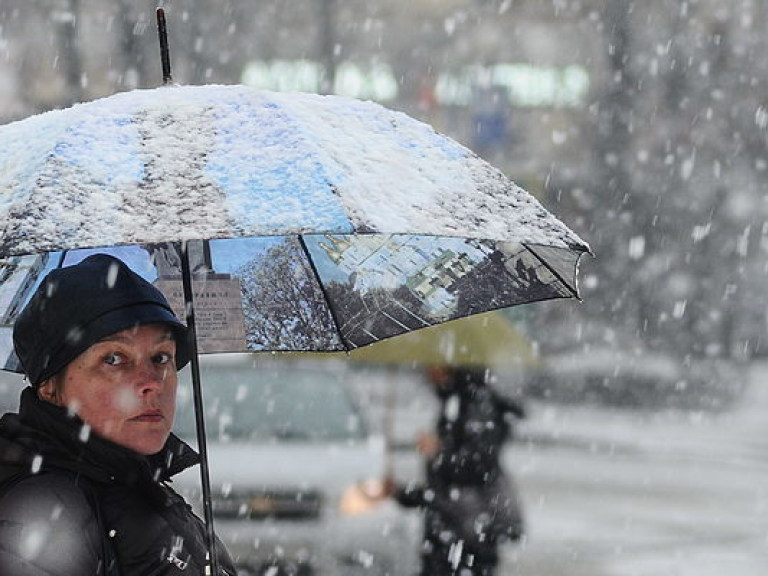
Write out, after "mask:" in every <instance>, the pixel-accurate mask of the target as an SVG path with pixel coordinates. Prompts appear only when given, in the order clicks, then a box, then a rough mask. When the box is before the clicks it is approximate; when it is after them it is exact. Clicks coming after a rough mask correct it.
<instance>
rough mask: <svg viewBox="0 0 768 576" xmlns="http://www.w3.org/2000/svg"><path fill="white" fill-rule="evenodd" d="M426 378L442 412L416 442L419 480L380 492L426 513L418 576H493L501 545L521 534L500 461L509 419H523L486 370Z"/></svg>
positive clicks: (431, 372) (436, 369) (436, 372)
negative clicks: (422, 470)
mask: <svg viewBox="0 0 768 576" xmlns="http://www.w3.org/2000/svg"><path fill="white" fill-rule="evenodd" d="M427 377H428V380H429V382H430V383H431V385H432V387H433V389H434V391H435V393H436V395H437V396H438V398H439V400H440V404H441V410H440V416H439V418H438V421H437V426H436V432H435V434H424V435H422V436H421V437H420V438H419V439H418V442H417V447H418V450H419V452H421V454H422V455H423V456H424V457H425V460H426V474H425V482H424V483H423V484H422V483H415V482H412V483H408V484H405V485H398V484H396V483H395V482H394V480H392V479H391V478H389V479H387V480H386V482H385V493H386V494H388V495H390V496H392V497H394V498H395V499H396V500H397V501H398V502H399V503H400V504H401V505H402V506H405V507H419V508H422V509H423V510H424V541H423V543H422V546H421V550H420V553H421V572H420V576H448V575H456V576H492V575H493V574H494V572H495V568H496V566H497V564H498V550H497V549H498V545H499V543H501V542H505V541H516V540H519V539H520V538H521V537H522V535H523V518H522V513H521V510H520V506H519V502H518V499H517V494H516V490H515V487H514V485H513V484H512V482H511V479H510V478H509V477H508V476H507V475H506V474H505V472H504V471H503V469H502V467H501V463H500V461H499V457H500V452H501V448H502V446H503V444H504V442H505V441H507V440H508V439H509V437H510V435H511V432H512V422H511V418H524V417H525V410H524V408H523V406H522V405H520V404H519V403H517V402H515V401H512V400H511V399H507V398H504V397H502V396H501V395H500V394H498V393H497V392H496V391H495V390H493V389H492V388H491V387H490V386H488V385H487V383H486V382H487V380H488V379H489V377H490V373H489V372H488V371H487V370H486V369H484V368H462V367H447V366H432V367H430V368H428V370H427ZM510 417H511V418H510Z"/></svg>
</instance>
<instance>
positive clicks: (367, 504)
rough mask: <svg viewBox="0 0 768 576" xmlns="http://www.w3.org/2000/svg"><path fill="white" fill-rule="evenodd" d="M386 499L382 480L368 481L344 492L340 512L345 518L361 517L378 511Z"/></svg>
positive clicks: (354, 485) (350, 487)
mask: <svg viewBox="0 0 768 576" xmlns="http://www.w3.org/2000/svg"><path fill="white" fill-rule="evenodd" d="M384 499H385V495H384V483H383V482H382V481H381V480H373V479H371V480H366V481H364V482H358V483H357V484H353V485H352V486H349V487H348V488H347V489H346V490H344V493H343V494H342V496H341V501H340V502H339V510H340V511H341V513H342V514H343V515H344V516H360V515H361V514H367V513H369V512H371V511H372V510H374V509H376V508H377V507H378V506H379V505H380V504H381V502H382V501H383V500H384Z"/></svg>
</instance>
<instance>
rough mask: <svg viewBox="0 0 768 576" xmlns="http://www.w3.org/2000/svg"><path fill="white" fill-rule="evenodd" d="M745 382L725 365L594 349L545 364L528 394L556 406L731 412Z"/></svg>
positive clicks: (736, 368)
mask: <svg viewBox="0 0 768 576" xmlns="http://www.w3.org/2000/svg"><path fill="white" fill-rule="evenodd" d="M745 382H746V379H745V377H744V375H743V370H742V367H741V366H740V365H739V364H738V363H734V362H729V361H725V360H723V359H715V358H690V357H685V358H683V357H678V356H674V355H672V354H668V353H662V352H651V351H647V350H621V349H615V348H603V347H594V346H590V347H587V348H584V349H582V350H577V351H572V352H563V353H558V354H550V355H547V356H546V357H544V358H542V365H541V367H540V368H539V369H538V370H537V371H535V372H534V373H533V374H532V375H531V377H530V378H529V380H528V382H527V384H526V386H525V394H526V395H528V396H529V397H533V398H540V399H543V400H547V401H552V402H564V403H591V404H600V405H606V406H616V407H622V408H641V409H642V408H649V409H663V408H676V409H690V410H715V411H716V410H721V409H723V408H726V407H728V406H729V405H730V404H731V403H732V402H733V400H734V399H735V398H737V397H738V396H739V395H740V394H741V391H742V389H743V387H744V383H745Z"/></svg>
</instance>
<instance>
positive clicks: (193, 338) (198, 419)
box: [181, 244, 219, 575]
mask: <svg viewBox="0 0 768 576" xmlns="http://www.w3.org/2000/svg"><path fill="white" fill-rule="evenodd" d="M181 277H182V284H183V287H184V309H185V310H186V316H187V328H188V330H189V335H190V337H189V340H190V342H189V346H190V348H191V350H190V352H191V354H190V355H191V360H190V368H191V370H192V395H193V398H194V404H195V429H196V431H197V448H198V451H199V452H200V483H201V485H202V490H203V513H204V517H205V528H206V539H207V542H206V544H207V546H208V554H209V558H210V568H211V572H210V573H211V574H214V575H218V574H219V563H218V558H217V556H216V533H215V531H214V528H213V505H212V503H211V480H210V473H209V469H208V443H207V440H206V435H205V410H204V408H203V392H202V386H201V385H200V360H199V357H198V353H197V331H196V327H195V307H194V303H193V300H192V273H191V271H190V266H189V254H188V252H187V247H186V244H185V245H183V246H182V247H181Z"/></svg>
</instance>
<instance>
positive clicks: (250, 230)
mask: <svg viewBox="0 0 768 576" xmlns="http://www.w3.org/2000/svg"><path fill="white" fill-rule="evenodd" d="M168 76H169V75H168ZM94 250H96V251H108V252H110V253H113V254H115V255H116V256H118V257H120V258H121V259H123V260H124V261H126V262H127V263H128V264H129V265H131V266H132V267H133V268H134V269H135V270H136V271H137V272H139V273H141V274H142V275H144V276H145V277H147V278H148V279H150V280H152V281H153V282H155V283H156V284H157V285H158V286H159V287H160V288H161V289H162V290H163V291H164V292H165V293H166V295H167V296H168V297H169V300H171V302H172V303H173V304H175V306H176V307H177V310H179V311H182V312H186V315H187V319H188V323H189V324H190V327H191V328H192V329H193V330H195V331H196V332H197V336H198V338H197V340H196V342H197V345H198V346H199V349H200V350H201V351H203V352H217V351H243V350H350V349H354V348H357V347H360V346H363V345H366V344H370V343H372V342H376V341H378V340H381V339H384V338H388V337H391V336H395V335H398V334H401V333H403V332H407V331H410V330H415V329H418V328H423V327H426V326H430V325H433V324H437V323H440V322H443V321H446V320H451V319H454V318H459V317H462V316H466V315H470V314H475V313H479V312H484V311H487V310H493V309H497V308H501V307H506V306H512V305H515V304H520V303H524V302H532V301H536V300H545V299H551V298H568V297H574V296H577V289H576V271H577V265H578V260H579V257H580V256H581V254H583V253H584V252H586V251H588V247H587V245H586V244H585V243H584V242H583V241H582V240H581V239H579V238H578V237H577V236H576V235H575V234H574V233H573V232H571V231H570V230H569V229H568V228H567V227H566V226H565V225H563V224H562V223H561V222H560V221H558V220H557V219H556V218H555V217H554V216H552V215H551V214H550V213H549V212H547V211H546V210H545V209H544V208H543V207H542V206H541V205H540V204H539V203H538V202H537V201H536V200H535V199H534V198H532V197H531V196H530V195H529V194H527V193H526V192H525V191H524V190H522V189H521V188H519V187H518V186H516V185H515V184H514V183H512V182H511V181H509V180H508V179H507V178H506V177H504V175H503V174H501V173H500V172H499V171H498V170H496V169H494V168H493V167H492V166H490V165H489V164H487V163H486V162H484V161H482V160H481V159H480V158H478V157H477V156H476V155H474V154H473V153H472V152H470V151H469V150H467V149H466V148H463V147H462V146H460V145H459V144H458V143H456V142H455V141H453V140H451V139H449V138H447V137H445V136H442V135H440V134H438V133H436V132H435V131H434V130H433V129H431V128H430V127H429V126H427V125H425V124H422V123H420V122H418V121H416V120H414V119H412V118H410V117H408V116H406V115H404V114H401V113H397V112H393V111H390V110H387V109H385V108H383V107H381V106H379V105H376V104H373V103H370V102H361V101H357V100H353V99H347V98H342V97H336V96H317V95H311V94H278V93H270V92H261V91H257V90H254V89H250V88H246V87H241V86H205V87H163V88H159V89H155V90H138V91H134V92H129V93H123V94H117V95H115V96H112V97H110V98H105V99H102V100H98V101H94V102H91V103H87V104H81V105H76V106H74V107H72V108H69V109H66V110H61V111H54V112H49V113H46V114H42V115H39V116H35V117H31V118H28V119H26V120H22V121H20V122H16V123H13V124H10V125H7V126H4V127H2V128H0V259H2V261H1V266H0V354H2V356H1V357H0V367H2V368H4V369H8V370H15V369H17V368H18V365H17V362H16V359H15V358H14V356H13V354H12V350H11V345H10V332H11V327H12V324H13V321H14V319H15V317H16V315H17V313H18V311H19V310H20V309H21V308H22V307H23V305H24V304H25V302H26V300H27V299H28V297H29V295H30V294H31V292H32V291H33V290H34V288H35V286H36V284H37V283H38V282H39V280H40V279H41V278H42V277H43V276H44V275H45V273H46V272H47V270H49V269H51V268H52V267H55V266H62V265H68V264H72V263H74V262H76V261H78V260H80V259H82V258H84V257H85V256H87V255H88V254H89V253H92V252H93V251H94ZM185 305H186V306H185ZM192 376H193V385H194V392H195V398H196V401H195V406H196V411H197V413H198V442H199V448H200V452H201V457H202V465H201V479H202V488H203V493H204V509H205V516H206V522H207V524H208V529H209V538H211V539H212V538H213V522H212V512H211V506H210V487H209V485H208V470H207V458H206V455H207V453H206V443H205V431H204V424H203V420H202V397H201V393H200V381H199V380H200V377H199V367H198V363H197V358H196V356H194V358H193V362H192ZM212 563H213V564H214V569H215V558H214V559H213V560H212Z"/></svg>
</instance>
